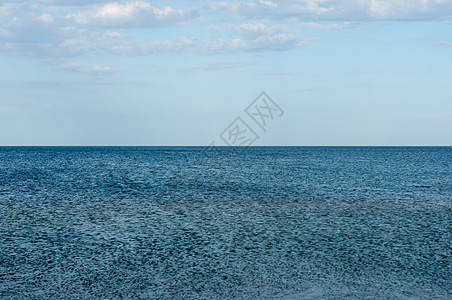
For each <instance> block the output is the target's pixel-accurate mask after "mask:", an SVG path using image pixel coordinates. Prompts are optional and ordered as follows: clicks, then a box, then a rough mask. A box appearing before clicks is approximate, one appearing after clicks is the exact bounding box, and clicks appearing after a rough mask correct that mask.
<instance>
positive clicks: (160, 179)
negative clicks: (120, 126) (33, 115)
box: [0, 147, 452, 299]
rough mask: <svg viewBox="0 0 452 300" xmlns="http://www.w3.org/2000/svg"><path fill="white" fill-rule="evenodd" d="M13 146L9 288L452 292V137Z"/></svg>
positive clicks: (3, 197) (7, 231) (6, 166)
mask: <svg viewBox="0 0 452 300" xmlns="http://www.w3.org/2000/svg"><path fill="white" fill-rule="evenodd" d="M205 150H206V148H196V147H188V148H187V147H183V148H182V147H181V148H159V147H146V148H0V212H1V215H0V298H1V299H13V298H17V299H25V298H29V299H40V298H42V299H49V298H61V299H65V298H81V299H87V298H121V297H125V298H147V299H339V298H342V299H343V298H346V299H347V298H348V299H365V298H370V299H374V298H381V299H425V298H428V299H432V298H437V299H451V297H452V292H451V277H452V268H451V215H452V205H451V204H452V149H450V148H448V147H432V148H418V147H409V148H408V147H407V148H366V147H364V148H359V147H356V148H355V147H351V148H348V147H346V148H340V147H338V148H322V147H319V148H316V147H313V148H304V147H301V148H299V147H294V148H292V147H262V148H260V147H259V148H251V149H247V150H246V151H243V152H237V149H235V150H231V149H229V150H228V149H224V148H221V149H220V151H209V153H206V152H205Z"/></svg>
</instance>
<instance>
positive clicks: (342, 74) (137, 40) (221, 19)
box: [0, 0, 452, 146]
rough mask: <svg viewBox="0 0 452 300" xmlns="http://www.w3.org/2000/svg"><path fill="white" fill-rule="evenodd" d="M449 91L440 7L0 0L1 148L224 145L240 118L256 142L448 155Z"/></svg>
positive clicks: (449, 42)
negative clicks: (444, 149)
mask: <svg viewBox="0 0 452 300" xmlns="http://www.w3.org/2000/svg"><path fill="white" fill-rule="evenodd" d="M262 92H265V93H266V95H268V97H270V99H271V100H272V102H269V101H270V100H268V101H267V102H268V103H271V104H276V105H277V106H278V107H279V108H280V109H281V111H278V112H277V111H276V110H274V111H273V112H274V114H272V111H270V110H267V111H265V107H263V106H260V107H261V110H262V111H261V115H256V114H255V115H253V114H247V112H246V109H247V107H249V106H250V105H251V107H253V108H254V106H253V105H255V104H256V105H258V104H259V102H258V101H261V100H260V98H259V96H260V95H261V93H262ZM451 95H452V0H258V1H254V0H253V1H205V0H194V1H183V0H174V1H144V0H142V1H102V0H89V1H88V0H79V1H76V0H28V1H21V0H15V1H12V0H0V146H7V145H23V146H27V145H30V146H32V145H36V146H54V145H60V146H72V145H73V146H82V145H86V146H94V145H98V146H108V145H111V146H126V145H131V146H132V145H137V146H158V145H170V146H175V145H200V146H204V145H206V146H207V145H209V144H211V143H212V142H214V143H215V144H216V145H225V144H226V145H228V143H232V142H231V140H228V139H226V140H225V139H222V138H221V135H222V133H224V132H227V133H231V132H232V131H231V130H232V129H237V130H238V131H240V128H239V127H237V126H235V125H237V124H236V123H234V122H235V120H237V118H238V117H239V118H240V121H241V124H242V129H243V128H245V127H243V124H244V125H245V126H247V127H246V128H248V129H251V131H252V132H254V133H255V135H256V136H258V138H257V139H256V140H255V141H253V145H256V146H259V145H281V146H284V145H288V146H347V145H349V146H353V145H361V146H378V145H383V146H405V145H406V146H415V145H419V146H422V145H431V146H433V145H444V146H452V96H451ZM256 101H257V102H256ZM257 107H259V106H257ZM264 112H266V114H264ZM276 112H277V113H276ZM253 116H254V117H256V118H255V119H253ZM262 116H264V117H262ZM258 117H261V119H260V120H263V118H266V121H267V122H266V127H265V128H262V127H259V126H258V125H259V124H258V122H259V120H257V121H256V119H259V118H258ZM234 124H235V125H234ZM224 137H225V136H224V135H223V138H224ZM229 137H231V135H229ZM244 140H245V139H243V141H244Z"/></svg>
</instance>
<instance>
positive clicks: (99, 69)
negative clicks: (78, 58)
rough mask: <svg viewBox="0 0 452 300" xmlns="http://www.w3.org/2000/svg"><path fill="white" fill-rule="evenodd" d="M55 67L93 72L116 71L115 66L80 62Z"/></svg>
mask: <svg viewBox="0 0 452 300" xmlns="http://www.w3.org/2000/svg"><path fill="white" fill-rule="evenodd" d="M55 69H57V70H67V71H74V72H82V73H92V74H99V73H110V72H112V71H114V70H113V68H112V67H110V66H108V65H88V64H79V63H75V62H74V63H69V64H63V65H60V66H57V67H56V68H55Z"/></svg>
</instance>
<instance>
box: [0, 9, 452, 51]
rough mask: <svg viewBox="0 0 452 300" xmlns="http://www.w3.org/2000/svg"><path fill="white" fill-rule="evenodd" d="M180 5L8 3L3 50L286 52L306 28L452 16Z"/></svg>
mask: <svg viewBox="0 0 452 300" xmlns="http://www.w3.org/2000/svg"><path fill="white" fill-rule="evenodd" d="M181 3H182V2H180V1H175V2H172V6H168V5H165V6H159V5H158V4H155V2H151V1H144V0H135V1H108V0H92V1H88V0H80V1H75V0H67V1H66V0H33V1H32V2H31V3H30V2H27V1H24V0H22V1H13V0H4V1H3V2H2V5H0V51H2V52H6V53H9V54H17V55H25V56H32V57H36V58H39V59H43V58H45V59H48V58H66V59H71V58H73V57H78V56H91V57H96V56H102V55H149V54H155V53H199V54H206V53H225V52H240V51H256V52H258V51H283V50H290V49H297V48H299V47H301V46H303V45H305V44H306V38H304V37H303V31H301V29H302V28H309V29H313V30H344V29H345V28H346V27H347V26H349V24H351V23H353V22H356V21H359V22H364V21H378V20H443V19H447V18H450V17H451V16H452V1H446V0H386V1H383V0H251V1H208V0H202V1H195V2H193V3H195V4H191V5H192V6H191V7H193V8H187V7H186V6H180V5H182V4H181ZM178 5H179V7H178ZM196 5H197V7H196ZM220 20H221V22H220ZM163 27H166V28H163ZM71 60H72V59H71Z"/></svg>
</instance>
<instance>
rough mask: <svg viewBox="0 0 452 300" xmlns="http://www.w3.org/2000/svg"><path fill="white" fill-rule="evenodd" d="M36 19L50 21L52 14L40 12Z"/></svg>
mask: <svg viewBox="0 0 452 300" xmlns="http://www.w3.org/2000/svg"><path fill="white" fill-rule="evenodd" d="M38 20H39V21H41V22H44V23H52V21H53V16H52V15H49V14H42V15H40V16H39V18H38Z"/></svg>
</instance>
